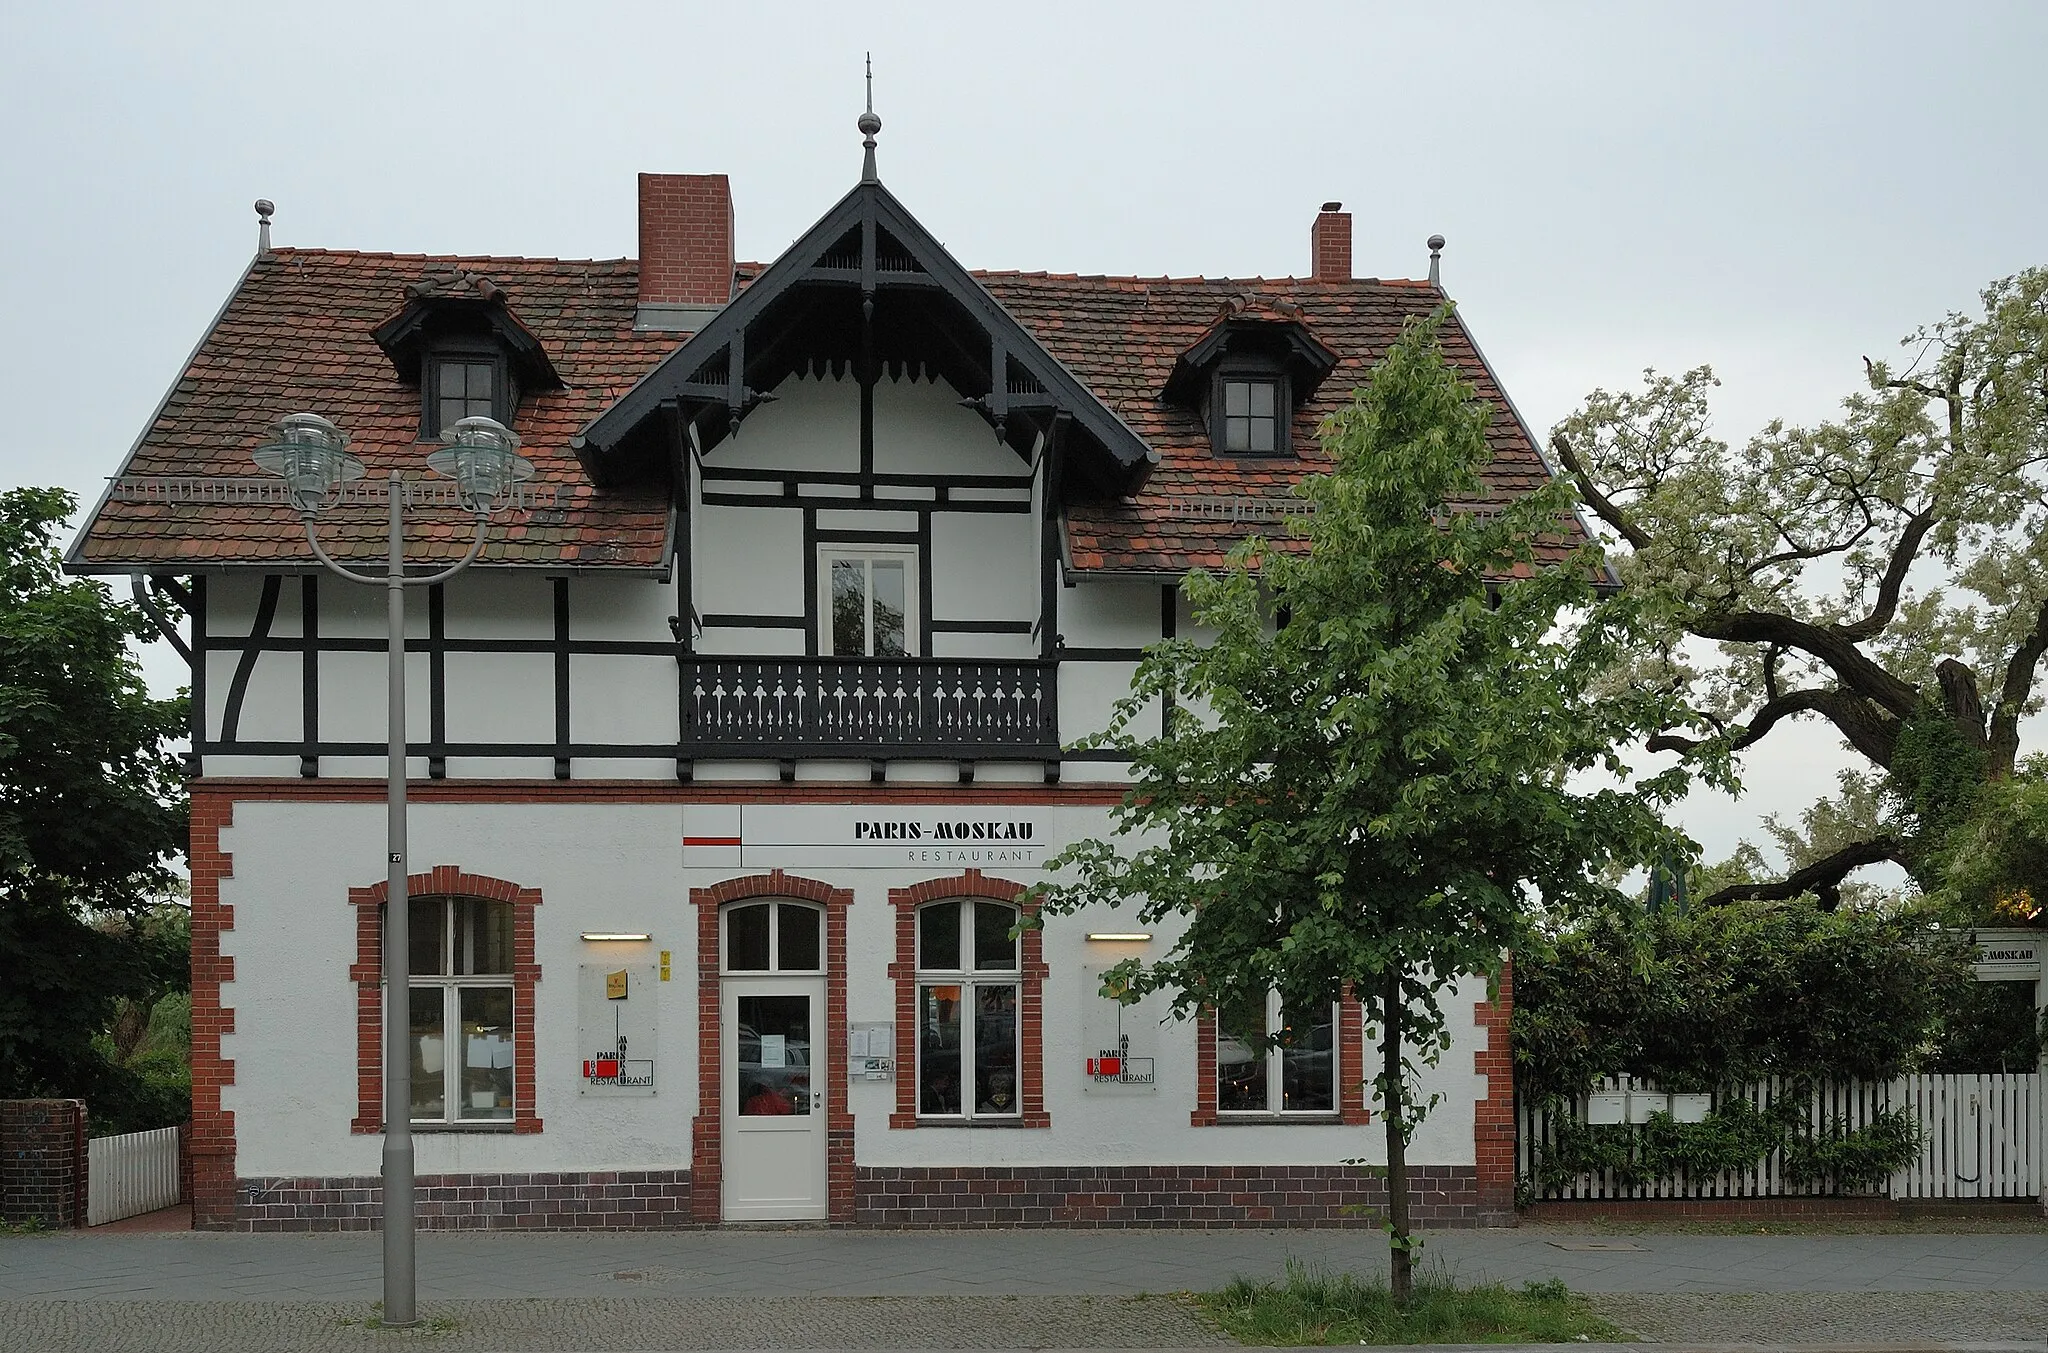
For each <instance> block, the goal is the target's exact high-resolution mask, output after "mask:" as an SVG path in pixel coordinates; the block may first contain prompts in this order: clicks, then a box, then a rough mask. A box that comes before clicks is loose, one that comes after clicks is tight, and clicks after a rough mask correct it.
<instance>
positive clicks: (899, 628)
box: [869, 559, 910, 658]
mask: <svg viewBox="0 0 2048 1353" xmlns="http://www.w3.org/2000/svg"><path fill="white" fill-rule="evenodd" d="M869 567H871V568H872V569H873V570H874V587H875V656H876V657H878V658H900V657H903V656H904V655H905V654H906V653H908V652H909V651H910V650H909V649H908V648H906V647H905V646H904V635H903V597H904V583H905V579H904V568H903V561H902V560H901V559H877V560H874V561H873V562H872V563H871V564H870V565H869Z"/></svg>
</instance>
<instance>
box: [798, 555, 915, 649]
mask: <svg viewBox="0 0 2048 1353" xmlns="http://www.w3.org/2000/svg"><path fill="white" fill-rule="evenodd" d="M818 587H819V591H820V594H821V595H820V596H819V598H818V651H819V652H820V653H822V654H825V655H827V656H830V657H837V658H908V657H915V656H917V636H918V615H917V593H918V587H917V551H915V550H911V549H890V548H884V547H878V546H868V545H854V546H846V545H826V546H822V547H821V548H820V549H819V551H818Z"/></svg>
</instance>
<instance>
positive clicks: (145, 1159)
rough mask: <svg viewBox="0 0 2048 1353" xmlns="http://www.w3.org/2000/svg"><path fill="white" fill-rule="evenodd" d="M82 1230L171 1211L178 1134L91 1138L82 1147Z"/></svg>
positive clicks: (174, 1199)
mask: <svg viewBox="0 0 2048 1353" xmlns="http://www.w3.org/2000/svg"><path fill="white" fill-rule="evenodd" d="M85 1162H86V1184H85V1224H86V1225H87V1226H103V1225H105V1224H106V1223H108V1222H110V1221H119V1220H121V1218H123V1217H133V1216H137V1215H139V1214H141V1213H144V1212H154V1211H156V1210H157V1209H158V1208H160V1207H170V1206H171V1205H172V1204H174V1203H176V1202H178V1201H179V1197H178V1129H176V1128H174V1127H167V1128H158V1129H156V1130H155V1131H153V1132H128V1133H123V1134H122V1135H121V1136H118V1137H95V1138H93V1139H92V1140H91V1141H89V1142H87V1143H86V1145H85Z"/></svg>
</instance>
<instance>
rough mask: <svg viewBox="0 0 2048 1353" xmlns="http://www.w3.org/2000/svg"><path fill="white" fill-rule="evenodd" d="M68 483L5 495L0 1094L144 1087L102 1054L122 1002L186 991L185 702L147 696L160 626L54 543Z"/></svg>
mask: <svg viewBox="0 0 2048 1353" xmlns="http://www.w3.org/2000/svg"><path fill="white" fill-rule="evenodd" d="M73 507H74V504H73V502H72V500H71V498H70V496H69V495H68V494H65V493H63V492H61V491H59V490H56V489H15V490H11V491H9V492H7V493H5V494H0V1098H8V1097H15V1096H31V1095H72V1096H80V1097H83V1098H85V1099H87V1100H88V1102H89V1103H91V1104H92V1106H93V1110H94V1113H95V1117H105V1116H107V1115H112V1116H114V1117H121V1116H123V1115H126V1114H128V1113H129V1112H130V1110H131V1109H132V1108H133V1107H134V1105H135V1101H136V1100H137V1099H138V1098H140V1097H144V1095H145V1089H144V1087H143V1086H142V1083H141V1079H142V1078H141V1077H140V1075H139V1074H138V1073H137V1072H135V1071H134V1070H132V1069H130V1068H127V1067H124V1066H121V1065H119V1064H118V1063H116V1062H115V1061H114V1060H112V1059H111V1058H110V1057H109V1056H108V1055H107V1053H106V1048H107V1044H106V1043H105V1042H104V1040H105V1039H106V1038H107V1036H108V1034H109V1031H110V1030H111V1029H112V1027H113V1025H114V1022H115V1019H116V1016H117V1015H118V1014H119V1013H120V1011H121V1008H122V1002H123V1001H124V1000H126V1001H143V1000H147V1001H150V1002H152V1003H153V1002H154V1001H156V1000H157V999H158V998H160V997H161V996H162V994H163V993H164V992H165V991H166V990H168V989H172V988H177V987H181V986H183V985H184V977H183V973H182V971H181V970H182V968H183V967H184V964H185V962H186V950H185V946H184V945H183V944H182V943H181V942H180V939H179V936H180V935H181V934H182V931H181V929H180V927H178V926H177V925H176V924H170V925H166V924H164V923H163V921H162V920H161V919H156V920H152V919H151V914H152V912H153V910H154V909H155V908H156V906H157V905H158V904H159V903H160V902H161V901H162V899H164V898H165V897H166V896H168V895H170V894H171V893H172V892H173V891H174V890H175V888H176V886H177V879H176V876H175V875H174V873H173V872H172V869H171V861H172V860H173V859H174V858H175V857H176V856H177V855H178V854H180V853H181V852H182V851H183V849H184V839H185V816H186V815H185V798H184V791H183V785H182V769H181V766H180V763H179V759H178V757H177V756H176V755H175V754H174V753H173V752H172V750H171V744H172V743H173V741H174V740H176V739H178V738H180V737H182V736H183V735H184V732H185V701H184V700H182V699H173V700H157V699H152V698H151V697H150V695H149V693H148V691H147V690H146V689H145V688H144V686H143V683H142V677H141V674H140V672H139V671H138V670H137V666H136V662H135V658H134V655H133V652H132V651H131V649H130V647H129V644H130V642H131V641H133V640H147V639H149V638H151V637H153V635H154V633H155V631H154V629H153V628H152V627H151V626H150V624H149V622H148V621H147V619H145V618H144V617H143V616H142V615H141V614H140V613H139V611H138V610H137V609H136V608H134V607H131V606H125V605H120V604H117V603H116V602H114V601H113V599H112V598H111V597H109V595H108V593H107V590H106V589H105V588H104V587H103V586H101V585H100V584H99V583H97V582H93V581H89V580H84V579H75V578H66V577H65V576H64V575H63V572H62V570H61V568H60V566H59V559H58V554H57V550H56V547H55V544H54V541H53V537H54V534H55V532H56V531H57V530H58V529H59V527H60V525H61V524H62V522H63V521H64V519H65V518H66V517H67V516H68V515H69V514H70V513H71V511H72V509H73Z"/></svg>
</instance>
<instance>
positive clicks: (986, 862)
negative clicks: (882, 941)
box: [683, 804, 1053, 869]
mask: <svg viewBox="0 0 2048 1353" xmlns="http://www.w3.org/2000/svg"><path fill="white" fill-rule="evenodd" d="M719 817H722V818H723V819H724V821H723V822H720V821H719V820H718V818H716V817H713V816H712V814H710V813H706V812H705V811H704V810H703V809H702V808H693V811H692V812H690V813H688V814H686V815H685V820H684V829H683V853H684V861H685V863H700V862H701V863H706V864H708V863H712V862H713V859H712V857H713V854H714V852H716V853H720V854H723V853H727V852H733V853H736V854H737V855H738V859H737V861H736V863H738V864H740V865H741V866H743V867H747V868H785V869H787V868H801V867H805V866H809V867H812V868H818V867H824V866H832V865H839V866H855V867H859V866H866V867H868V868H890V867H897V866H905V865H917V866H938V867H942V868H961V869H965V868H977V869H980V868H988V867H990V866H995V867H1001V866H1005V865H1007V866H1010V867H1012V868H1019V867H1030V866H1034V865H1038V864H1040V863H1042V862H1043V861H1044V860H1045V859H1046V858H1047V856H1048V855H1049V854H1050V846H1051V842H1052V835H1053V833H1052V818H1051V813H1050V812H1049V811H1048V810H1047V809H1045V808H1040V807H1013V806H1011V805H1007V804H1005V805H985V806H968V807H962V806H956V805H932V806H929V807H924V806H920V807H903V808H884V807H879V806H876V805H872V804H870V805H859V806H855V805H834V804H788V805H773V806H757V805H732V806H729V807H726V808H725V811H724V813H723V814H720V815H719Z"/></svg>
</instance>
